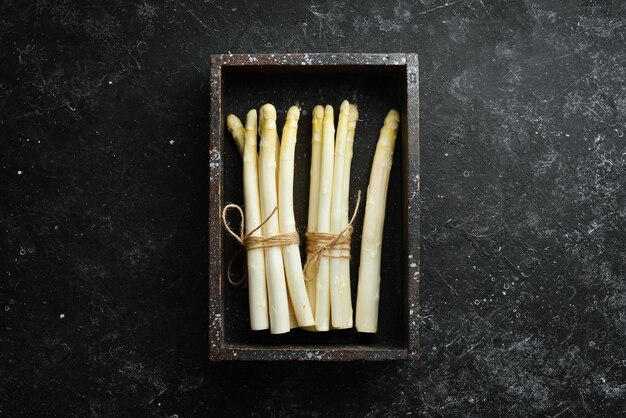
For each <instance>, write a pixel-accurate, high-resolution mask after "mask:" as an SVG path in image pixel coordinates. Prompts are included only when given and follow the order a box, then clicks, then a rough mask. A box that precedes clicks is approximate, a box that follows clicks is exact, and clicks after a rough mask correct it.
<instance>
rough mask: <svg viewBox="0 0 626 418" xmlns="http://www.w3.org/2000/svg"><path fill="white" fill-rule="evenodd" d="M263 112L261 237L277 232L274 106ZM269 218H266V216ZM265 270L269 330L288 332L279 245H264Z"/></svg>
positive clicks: (287, 316)
mask: <svg viewBox="0 0 626 418" xmlns="http://www.w3.org/2000/svg"><path fill="white" fill-rule="evenodd" d="M261 112H262V113H263V120H262V122H261V123H262V125H263V128H262V130H261V132H262V133H261V143H260V147H259V148H260V152H259V190H260V192H261V199H260V200H261V215H262V216H261V217H262V218H263V220H266V219H267V222H265V224H264V225H263V236H266V237H270V236H273V235H278V234H279V232H280V228H279V223H278V216H276V213H275V214H274V215H273V216H271V217H270V214H271V213H272V211H273V210H274V208H275V207H276V204H277V200H278V196H277V191H276V157H275V154H276V151H277V145H278V133H277V131H276V109H275V108H274V106H272V105H271V104H265V105H263V106H262V107H261ZM268 218H269V219H268ZM265 272H266V276H267V289H268V296H269V316H270V331H271V333H272V334H282V333H285V332H289V330H290V326H289V306H288V299H287V298H288V296H287V284H286V283H285V270H284V267H283V254H282V251H281V249H280V247H267V248H265Z"/></svg>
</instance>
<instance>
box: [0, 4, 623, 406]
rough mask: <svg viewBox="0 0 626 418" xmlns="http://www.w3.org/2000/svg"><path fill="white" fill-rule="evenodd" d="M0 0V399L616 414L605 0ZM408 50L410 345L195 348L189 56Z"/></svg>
mask: <svg viewBox="0 0 626 418" xmlns="http://www.w3.org/2000/svg"><path fill="white" fill-rule="evenodd" d="M263 3H264V5H261V2H259V1H256V2H254V1H253V2H244V1H235V2H223V3H218V2H214V1H205V2H192V1H185V2H175V1H164V2H159V1H155V0H151V1H147V0H146V1H141V2H127V1H118V2H100V3H94V5H92V6H86V5H84V4H83V2H77V1H76V2H72V1H69V0H61V1H46V0H40V1H37V2H20V1H12V0H8V1H5V2H2V3H1V4H0V138H1V141H2V174H1V183H2V187H1V193H2V194H1V197H0V201H1V203H2V205H1V212H0V218H1V221H2V228H1V240H0V241H1V245H2V251H1V254H2V269H1V271H2V279H1V280H0V318H1V319H0V415H3V416H13V415H20V413H21V414H23V415H26V416H46V415H57V416H62V415H63V416H87V415H93V416H131V415H134V416H145V415H149V416H159V417H160V416H163V417H165V416H172V415H175V414H176V415H178V416H180V417H183V416H184V417H186V416H202V415H210V413H211V412H213V416H226V414H225V412H228V411H229V412H230V413H231V414H238V415H258V416H287V415H291V416H296V415H302V416H311V415H313V416H329V415H342V416H399V415H405V414H406V415H409V414H413V415H425V416H452V415H465V416H489V415H503V416H554V417H556V416H564V417H565V416H585V415H587V416H617V415H618V414H619V413H620V412H621V413H625V412H626V411H625V398H626V277H625V276H626V269H625V267H626V238H625V237H626V209H625V197H626V193H625V192H624V185H625V184H626V180H625V175H624V171H625V169H626V163H625V161H626V137H624V133H625V131H626V84H625V82H624V80H625V79H626V68H625V63H626V40H625V35H626V34H625V32H626V6H625V5H624V3H623V2H621V1H618V0H614V1H601V0H591V1H561V2H558V1H537V0H525V1H515V2H505V1H494V0H467V1H466V0H459V1H447V2H444V1H441V0H422V1H412V2H409V1H406V0H399V1H392V2H388V3H387V4H383V2H377V1H373V0H368V1H364V2H359V3H357V2H346V1H335V2H328V3H323V2H318V1H306V2H303V4H302V5H296V4H295V2H280V1H272V2H267V3H266V2H263ZM228 51H231V52H233V53H237V52H264V51H268V52H269V51H283V52H290V51H299V52H325V51H332V52H337V51H340V52H341V51H349V52H360V51H361V52H404V51H411V52H418V53H419V54H420V65H421V69H420V70H421V75H420V76H421V80H420V82H421V110H422V114H421V128H422V129H421V140H422V144H423V148H422V167H423V172H422V185H423V189H422V190H423V194H422V197H423V200H422V202H423V206H422V214H423V226H422V234H423V242H422V270H423V276H422V307H421V309H422V311H421V318H422V324H423V333H422V341H421V343H422V361H421V362H420V363H418V364H410V363H387V364H385V363H375V364H315V363H308V364H256V363H251V364H250V363H247V364H237V363H233V364H208V362H207V346H208V341H207V329H208V318H207V315H206V312H207V299H208V298H207V258H206V254H207V248H208V245H209V241H210V240H209V238H208V237H207V234H206V231H207V215H206V212H207V206H208V202H207V182H208V179H207V177H208V174H207V172H208V162H207V157H208V147H207V137H208V110H209V109H208V60H207V57H208V55H209V54H210V53H217V52H228Z"/></svg>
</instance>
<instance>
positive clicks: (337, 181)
mask: <svg viewBox="0 0 626 418" xmlns="http://www.w3.org/2000/svg"><path fill="white" fill-rule="evenodd" d="M349 116H350V103H348V101H347V100H344V101H343V103H341V107H340V108H339V121H338V122H337V134H336V136H335V161H334V166H333V186H332V196H331V212H330V232H332V233H335V234H338V233H340V232H341V230H342V215H343V209H342V205H343V203H344V196H343V193H344V191H343V186H344V179H343V177H344V174H345V173H344V167H345V165H346V142H347V136H348V120H349ZM346 193H347V191H346ZM331 255H332V258H331V259H330V313H331V315H330V316H331V323H332V327H333V328H336V329H344V328H349V323H350V322H351V320H350V318H351V316H352V307H351V306H350V311H349V312H348V311H346V310H344V308H345V307H344V304H343V301H342V299H343V298H342V293H344V292H345V291H346V289H345V287H346V285H345V280H342V277H341V258H339V257H340V256H341V255H342V254H341V250H337V249H333V250H331ZM349 289H350V285H349V282H348V291H349Z"/></svg>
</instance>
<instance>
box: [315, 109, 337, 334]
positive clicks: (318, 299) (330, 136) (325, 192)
mask: <svg viewBox="0 0 626 418" xmlns="http://www.w3.org/2000/svg"><path fill="white" fill-rule="evenodd" d="M334 142H335V122H334V114H333V107H332V106H330V105H326V108H325V109H324V120H323V128H322V163H321V169H320V193H319V208H318V214H317V232H330V210H331V193H332V188H333V154H334V148H335V144H334ZM329 269H330V263H329V259H328V257H327V256H324V255H323V256H322V257H320V261H319V269H318V271H317V289H316V290H317V292H316V295H315V329H316V330H318V331H328V329H329V327H330V289H329V277H330V276H329V273H330V272H329Z"/></svg>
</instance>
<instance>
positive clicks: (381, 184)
mask: <svg viewBox="0 0 626 418" xmlns="http://www.w3.org/2000/svg"><path fill="white" fill-rule="evenodd" d="M399 123H400V115H399V113H398V111H397V110H394V109H392V110H391V111H389V113H388V114H387V117H386V118H385V122H384V125H383V127H382V129H381V130H380V135H379V137H378V143H377V145H376V152H375V153H374V161H373V163H372V171H371V173H370V182H369V186H368V188H367V200H366V203H365V219H364V220H363V236H362V240H361V260H360V265H359V285H358V290H357V297H356V320H355V324H356V329H357V330H358V331H359V332H372V333H373V332H376V330H377V328H378V301H379V298H380V258H381V250H382V239H383V226H384V221H385V206H386V201H387V188H388V185H389V173H390V171H391V164H392V159H393V149H394V147H395V143H396V135H397V132H398V124H399Z"/></svg>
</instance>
